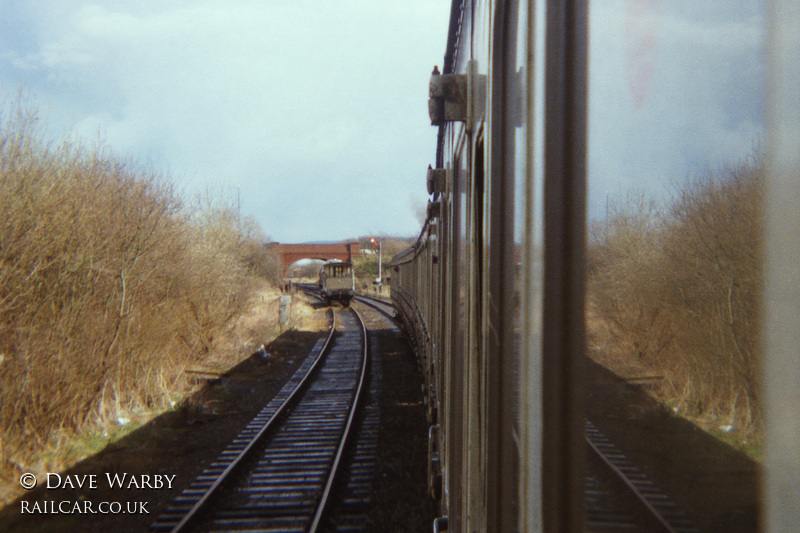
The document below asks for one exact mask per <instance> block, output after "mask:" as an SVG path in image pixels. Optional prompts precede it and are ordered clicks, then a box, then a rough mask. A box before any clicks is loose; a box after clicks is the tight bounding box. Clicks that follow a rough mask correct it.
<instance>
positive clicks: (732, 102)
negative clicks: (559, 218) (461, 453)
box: [0, 0, 763, 242]
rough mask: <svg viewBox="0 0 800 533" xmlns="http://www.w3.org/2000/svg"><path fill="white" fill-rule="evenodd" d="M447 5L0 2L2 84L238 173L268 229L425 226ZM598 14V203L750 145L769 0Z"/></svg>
mask: <svg viewBox="0 0 800 533" xmlns="http://www.w3.org/2000/svg"><path fill="white" fill-rule="evenodd" d="M450 3H451V2H450V0H406V1H405V2H384V1H377V0H338V1H335V2H323V1H319V0H253V1H246V0H216V1H215V0H205V1H203V0H198V1H188V0H187V1H180V2H178V1H165V0H137V1H135V2H131V1H127V0H126V1H121V0H118V1H113V0H96V1H93V2H88V1H79V0H37V1H34V2H31V1H23V0H16V1H14V0H0V10H2V13H3V16H2V18H0V90H2V91H3V92H4V93H5V95H14V94H15V93H16V92H17V90H18V89H19V88H23V89H25V90H27V91H28V92H29V93H30V94H31V96H32V97H33V101H34V102H35V104H36V105H37V106H38V108H39V111H40V114H41V115H42V116H43V117H44V119H45V121H46V122H47V124H48V134H49V135H50V136H51V137H56V138H57V137H60V136H64V135H77V136H81V137H85V138H87V139H89V140H93V139H96V138H97V137H98V136H99V137H101V138H103V139H105V141H106V143H107V144H108V145H110V146H111V147H112V148H113V149H114V150H115V151H116V152H117V153H118V154H120V155H122V156H125V157H127V156H131V157H133V158H134V159H136V160H139V161H142V162H144V163H146V164H149V165H152V166H154V167H155V168H157V169H159V170H163V171H164V172H166V173H168V174H169V175H170V176H171V177H172V178H173V180H174V181H175V182H176V183H177V184H178V185H179V187H181V188H183V189H185V190H186V191H187V192H188V193H189V194H191V193H192V192H194V191H199V190H201V189H202V188H203V187H204V186H205V184H206V183H215V184H217V185H222V186H223V187H229V188H230V189H231V190H233V191H236V190H238V192H239V196H240V199H241V209H242V212H243V214H245V215H253V216H254V217H255V218H256V219H257V220H258V221H259V222H260V224H261V226H262V229H263V230H264V232H265V234H266V235H268V236H270V237H272V238H273V239H275V240H279V241H283V242H301V241H309V240H333V239H344V238H350V237H356V236H360V235H365V234H378V233H389V234H400V235H415V234H417V233H418V231H419V222H418V219H417V211H418V210H419V209H420V208H424V205H425V202H426V194H425V169H426V168H427V165H428V164H429V163H432V162H433V161H434V156H435V129H434V128H432V127H431V126H430V125H429V121H428V117H427V85H428V78H429V75H430V71H431V69H432V67H433V65H434V64H439V65H441V58H442V56H443V53H444V47H445V43H446V31H447V23H448V17H449V8H450ZM590 26H591V34H590V55H589V57H590V78H589V79H590V91H589V93H590V101H589V107H590V120H589V181H590V199H589V207H590V214H591V215H592V216H599V215H602V214H604V213H603V210H604V208H605V204H606V199H607V198H608V197H609V195H615V196H619V195H622V194H624V192H625V191H626V190H629V189H630V188H632V187H636V188H639V189H642V190H645V191H655V192H659V191H660V192H662V193H663V191H666V190H669V189H670V188H671V187H672V183H674V182H676V181H682V180H685V179H686V178H687V176H691V175H696V174H698V173H702V172H704V171H706V170H708V169H709V168H715V167H718V166H720V165H723V164H727V163H731V162H736V161H738V160H742V159H744V158H745V157H747V156H748V155H750V154H752V150H753V147H754V146H756V145H757V144H758V142H759V141H760V136H761V131H762V129H763V127H762V122H763V120H762V107H763V102H762V100H763V99H762V97H761V94H762V80H763V61H762V55H761V40H762V36H763V16H762V13H761V6H760V3H758V2H752V1H751V0H706V1H704V2H685V1H682V0H681V1H677V0H675V1H668V0H604V1H597V2H592V3H591V14H590ZM331 207H333V213H334V214H335V216H331V210H330V209H329V208H331Z"/></svg>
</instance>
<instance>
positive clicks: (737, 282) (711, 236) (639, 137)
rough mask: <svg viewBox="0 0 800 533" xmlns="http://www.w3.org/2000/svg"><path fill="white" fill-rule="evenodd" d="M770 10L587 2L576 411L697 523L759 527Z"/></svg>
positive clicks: (669, 0)
mask: <svg viewBox="0 0 800 533" xmlns="http://www.w3.org/2000/svg"><path fill="white" fill-rule="evenodd" d="M764 16H765V13H764V10H763V7H762V4H761V3H759V2H744V1H739V0H735V1H730V0H724V1H723V0H713V1H709V2H694V3H691V2H681V1H677V0H610V1H605V2H593V3H591V7H590V19H589V27H590V37H589V42H590V49H589V91H588V94H589V124H588V135H589V136H588V167H587V169H588V184H589V194H588V205H587V208H588V224H589V241H588V250H587V253H588V269H587V270H588V274H587V276H588V278H587V302H586V304H587V305H586V309H587V315H586V324H587V341H588V347H587V351H588V356H589V357H588V362H587V374H586V376H587V387H588V391H587V397H588V401H587V403H586V408H585V412H586V416H587V418H588V419H589V421H590V422H591V423H592V424H593V425H594V427H596V428H597V429H598V430H599V431H600V432H602V433H603V434H605V436H606V437H608V438H609V439H610V440H611V441H612V442H613V443H614V444H615V445H616V446H617V448H619V449H620V450H621V451H622V453H623V454H624V455H625V456H626V457H627V458H628V459H629V460H630V462H631V463H632V464H634V465H635V466H636V467H638V468H639V469H640V470H641V471H642V472H643V473H644V474H645V475H647V476H648V477H649V478H650V479H651V480H652V482H653V483H655V485H656V486H657V487H658V488H659V489H661V490H662V491H663V492H664V493H665V494H666V496H668V497H669V498H670V499H671V500H672V501H673V502H674V503H675V504H676V505H677V506H678V508H679V509H681V511H683V512H684V513H685V515H686V518H687V519H688V520H689V521H690V522H692V523H693V524H694V525H695V526H696V527H697V528H698V529H699V530H700V531H755V530H757V525H758V513H759V506H758V494H757V488H756V487H757V486H758V475H759V470H760V467H759V465H760V461H761V454H762V430H761V423H762V416H763V412H762V409H761V392H762V391H761V390H760V387H759V380H758V375H757V374H758V371H757V366H758V364H759V357H760V354H759V331H758V323H759V317H758V303H759V284H760V282H761V278H762V273H761V257H760V254H761V252H760V250H761V247H762V242H761V239H762V235H761V218H762V213H761V195H762V177H763V168H764V161H763V157H762V152H761V142H762V135H763V132H764V114H763V107H764V72H765V71H764V69H765V61H764V58H763V51H764V43H763V36H764V33H765V17H764ZM698 480H702V481H701V482H698ZM593 512H594V511H593V510H592V509H591V508H590V509H587V519H588V520H590V521H591V520H593V519H595V518H597V516H598V515H597V514H593Z"/></svg>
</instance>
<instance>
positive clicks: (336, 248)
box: [267, 242, 360, 278]
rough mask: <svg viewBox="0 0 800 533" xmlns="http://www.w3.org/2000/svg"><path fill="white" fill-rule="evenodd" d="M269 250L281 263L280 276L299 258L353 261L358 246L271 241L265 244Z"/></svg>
mask: <svg viewBox="0 0 800 533" xmlns="http://www.w3.org/2000/svg"><path fill="white" fill-rule="evenodd" d="M267 247H268V248H269V250H270V251H272V252H273V253H275V255H276V256H277V257H278V264H280V265H281V278H285V277H286V272H287V270H288V268H289V265H291V264H292V263H294V262H296V261H299V260H300V259H322V260H324V261H327V260H329V259H339V260H340V261H348V262H352V261H353V256H355V255H358V253H359V251H360V246H359V244H358V243H357V242H337V243H325V244H313V243H301V244H287V243H280V242H271V243H269V244H268V245H267Z"/></svg>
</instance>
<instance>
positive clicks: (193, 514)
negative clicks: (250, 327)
mask: <svg viewBox="0 0 800 533" xmlns="http://www.w3.org/2000/svg"><path fill="white" fill-rule="evenodd" d="M330 315H331V329H330V331H329V332H328V337H327V338H326V339H325V344H324V345H323V346H322V349H321V350H320V351H319V355H318V356H317V359H316V360H315V361H314V364H313V365H311V367H310V368H309V369H308V372H306V375H305V376H303V379H302V380H301V381H300V383H298V385H297V387H295V389H294V390H293V391H292V393H291V394H290V395H289V397H288V398H286V401H284V402H283V404H282V405H281V406H280V407H278V409H276V411H275V413H273V415H272V416H271V417H270V418H269V420H267V421H266V422H265V423H264V425H263V426H262V427H261V429H260V430H259V431H258V433H256V434H255V435H254V436H253V438H252V439H251V440H250V442H249V443H248V444H247V445H246V446H245V447H244V449H243V450H242V451H241V452H240V453H239V454H238V455H237V456H236V457H235V458H234V459H233V460H232V461H231V462H230V464H229V465H228V466H227V468H225V470H223V471H222V473H221V474H220V475H219V476H218V477H217V479H216V480H215V481H214V483H212V484H211V486H210V487H209V488H208V490H207V491H206V492H205V494H203V496H202V497H201V498H200V499H199V500H198V501H197V502H196V503H195V504H194V505H193V506H192V508H191V509H190V510H189V511H188V512H187V513H186V514H185V515H184V517H183V518H182V519H181V521H180V522H178V524H177V525H176V526H175V527H174V528H172V530H171V531H170V533H181V532H183V531H186V529H187V528H188V527H189V526H190V525H191V524H192V523H193V522H194V521H195V520H196V519H197V517H198V516H199V515H200V513H201V512H202V511H203V510H204V509H205V507H206V506H207V505H208V503H209V502H210V501H211V499H212V497H213V496H214V494H215V493H216V492H217V491H218V490H219V488H220V487H221V486H222V485H223V484H224V483H225V481H227V479H228V478H229V477H230V475H231V473H233V472H234V471H235V470H236V468H237V467H238V466H239V465H241V464H242V462H243V461H244V459H245V458H246V457H247V456H248V455H250V453H251V452H252V451H253V450H254V449H255V447H256V445H257V444H258V443H259V441H260V440H261V439H262V438H263V437H264V435H266V434H267V433H268V432H269V431H271V430H272V429H273V426H274V425H275V424H276V423H277V421H278V420H279V419H280V417H281V416H282V415H283V413H284V412H285V411H286V409H288V408H289V406H290V405H291V404H292V403H293V402H294V401H295V398H297V397H298V394H299V393H300V392H301V391H303V390H304V388H305V386H306V384H307V383H308V381H309V379H310V378H311V376H313V375H314V373H315V372H316V369H317V368H318V367H319V365H320V363H321V361H323V360H324V359H325V356H326V352H327V350H328V348H329V346H330V342H331V339H332V338H333V334H334V332H335V331H336V317H335V315H334V314H333V311H330Z"/></svg>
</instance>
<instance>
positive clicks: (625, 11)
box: [588, 0, 765, 217]
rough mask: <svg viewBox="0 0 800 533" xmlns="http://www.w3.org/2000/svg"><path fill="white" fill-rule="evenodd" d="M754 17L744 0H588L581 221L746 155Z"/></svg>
mask: <svg viewBox="0 0 800 533" xmlns="http://www.w3.org/2000/svg"><path fill="white" fill-rule="evenodd" d="M764 20H765V19H764V14H763V5H762V3H761V2H759V1H755V2H754V1H752V0H704V1H702V2H686V1H684V0H672V1H668V0H603V1H597V2H591V11H590V20H589V24H590V27H591V31H590V52H589V71H590V76H589V163H588V169H589V211H590V216H591V217H601V216H603V215H605V206H606V201H607V199H610V200H611V201H612V202H613V200H614V199H615V198H621V197H624V196H625V194H626V192H627V191H630V190H632V189H635V190H639V191H643V192H646V193H649V194H651V195H653V196H654V197H661V198H666V197H669V196H670V195H671V194H674V193H675V192H676V187H679V186H680V185H681V184H682V183H685V182H686V180H691V179H694V178H696V177H698V176H701V175H703V174H705V173H708V172H714V171H717V170H719V169H720V168H722V167H724V166H726V165H735V164H737V163H741V162H744V161H745V160H746V159H747V158H748V157H751V156H752V155H754V153H755V150H756V149H757V148H758V147H759V145H760V143H761V141H762V136H763V130H764V118H763V117H764V76H765V64H764V59H763V46H762V45H763V38H764V24H765V22H764Z"/></svg>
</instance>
